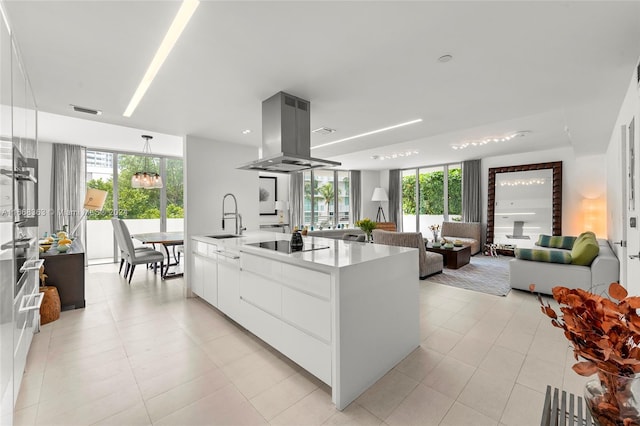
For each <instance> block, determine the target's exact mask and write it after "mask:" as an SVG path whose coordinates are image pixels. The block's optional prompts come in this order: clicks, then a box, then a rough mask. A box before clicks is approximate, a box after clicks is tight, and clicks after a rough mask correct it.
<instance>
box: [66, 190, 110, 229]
mask: <svg viewBox="0 0 640 426" xmlns="http://www.w3.org/2000/svg"><path fill="white" fill-rule="evenodd" d="M107 194H108V192H107V191H103V190H101V189H94V188H89V189H87V193H86V195H85V196H84V204H83V205H82V208H83V209H84V211H83V212H82V216H81V217H80V220H79V221H78V223H77V225H76V226H75V227H74V228H73V229H72V230H71V234H70V235H75V233H76V231H77V230H78V228H80V225H82V221H83V220H84V218H85V217H86V216H87V213H88V212H89V210H94V211H95V210H102V207H103V206H104V202H105V200H106V199H107Z"/></svg>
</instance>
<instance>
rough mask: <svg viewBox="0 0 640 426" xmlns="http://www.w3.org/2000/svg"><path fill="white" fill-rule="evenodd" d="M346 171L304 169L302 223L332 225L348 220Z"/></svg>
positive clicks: (322, 225)
mask: <svg viewBox="0 0 640 426" xmlns="http://www.w3.org/2000/svg"><path fill="white" fill-rule="evenodd" d="M349 178H350V173H349V172H348V171H334V170H310V171H306V172H303V185H304V188H303V193H304V206H303V209H304V225H305V226H310V227H314V228H316V229H320V228H335V227H337V226H338V225H340V226H342V225H348V224H349V223H350V221H351V211H350V201H349V189H350V188H349V182H350V179H349Z"/></svg>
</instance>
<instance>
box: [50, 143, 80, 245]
mask: <svg viewBox="0 0 640 426" xmlns="http://www.w3.org/2000/svg"><path fill="white" fill-rule="evenodd" d="M85 151H86V148H85V147H83V146H78V145H66V144H53V159H52V164H51V206H52V207H53V214H52V215H51V231H57V230H61V229H63V228H64V227H65V225H66V226H67V229H68V231H69V232H70V231H71V230H72V229H73V228H75V226H76V225H77V224H78V223H79V222H80V220H81V219H82V213H83V209H82V206H83V205H84V195H85V192H86V186H87V185H86V179H87V178H86V172H85V165H86V157H85ZM83 228H84V227H83V226H80V227H79V228H78V230H77V231H76V236H77V237H79V238H80V241H83V242H84V232H83V231H84V229H83Z"/></svg>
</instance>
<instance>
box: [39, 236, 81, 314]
mask: <svg viewBox="0 0 640 426" xmlns="http://www.w3.org/2000/svg"><path fill="white" fill-rule="evenodd" d="M40 259H44V273H45V274H46V275H48V278H47V281H46V282H47V285H52V286H55V287H57V288H58V294H59V295H60V305H61V307H62V310H63V311H66V310H70V309H80V308H84V307H85V305H86V303H85V299H84V248H83V247H82V245H81V244H80V243H79V242H77V241H74V242H73V244H72V245H71V247H70V248H69V250H68V251H67V252H66V253H58V251H57V250H55V247H51V249H50V250H48V251H46V252H44V253H40Z"/></svg>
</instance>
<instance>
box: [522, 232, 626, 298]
mask: <svg viewBox="0 0 640 426" xmlns="http://www.w3.org/2000/svg"><path fill="white" fill-rule="evenodd" d="M598 245H599V247H600V252H599V253H598V256H597V257H596V258H595V259H594V260H593V262H592V263H591V265H590V266H580V265H565V264H560V263H546V262H539V261H535V260H524V259H513V260H511V261H510V262H509V281H510V284H511V288H517V289H520V290H526V291H529V285H531V284H535V285H536V289H535V291H536V292H537V293H543V294H551V289H552V288H553V287H556V286H563V287H568V288H581V289H584V290H592V289H593V290H594V291H595V292H597V293H600V291H601V290H606V288H607V287H608V285H609V284H611V283H612V282H614V281H618V280H619V278H620V262H619V261H618V258H617V257H616V255H615V253H614V252H613V250H612V249H611V246H610V245H609V242H608V241H607V240H605V239H598ZM551 250H559V249H551Z"/></svg>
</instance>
